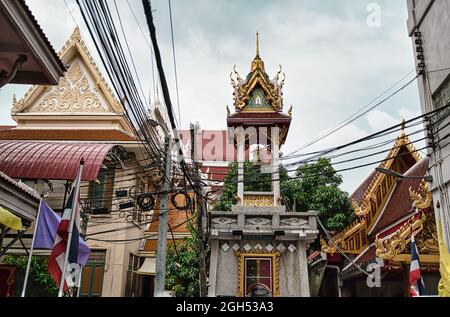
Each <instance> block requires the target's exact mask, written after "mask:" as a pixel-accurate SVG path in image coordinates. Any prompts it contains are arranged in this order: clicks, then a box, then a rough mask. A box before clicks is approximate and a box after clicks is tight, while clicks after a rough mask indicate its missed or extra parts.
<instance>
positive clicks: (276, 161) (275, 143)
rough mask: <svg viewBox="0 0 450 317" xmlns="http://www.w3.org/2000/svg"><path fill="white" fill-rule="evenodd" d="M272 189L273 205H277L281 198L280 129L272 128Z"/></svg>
mask: <svg viewBox="0 0 450 317" xmlns="http://www.w3.org/2000/svg"><path fill="white" fill-rule="evenodd" d="M271 135H272V138H271V141H272V188H273V205H274V206H278V205H279V199H280V196H281V191H280V181H279V179H280V129H279V128H278V127H272V131H271Z"/></svg>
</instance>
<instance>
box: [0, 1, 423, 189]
mask: <svg viewBox="0 0 450 317" xmlns="http://www.w3.org/2000/svg"><path fill="white" fill-rule="evenodd" d="M116 1H117V4H118V6H119V8H120V12H121V17H122V19H123V20H124V22H125V24H124V27H125V31H126V32H127V33H128V35H129V36H127V38H128V40H129V42H130V44H131V47H132V50H133V57H134V58H135V60H136V63H137V64H138V69H139V77H140V79H141V81H142V84H143V86H144V89H145V90H146V91H150V89H151V87H152V76H151V62H150V60H151V59H150V51H149V48H148V47H147V46H146V44H145V41H144V37H143V35H142V34H141V33H140V31H139V28H138V25H137V23H136V21H135V19H134V18H133V15H132V13H131V10H130V8H129V5H131V7H132V8H133V10H134V12H135V13H136V15H137V19H138V21H139V23H140V25H141V26H142V27H143V29H144V31H145V32H146V33H145V34H146V36H148V35H147V27H146V21H145V18H144V15H143V13H142V11H143V10H142V4H141V1H140V0H139V1H138V0H128V2H129V3H127V0H116ZM27 3H28V5H29V6H30V8H31V10H32V12H33V13H34V14H35V16H36V18H37V20H38V21H39V23H40V24H41V26H42V28H43V30H44V32H45V33H46V34H47V36H48V38H49V39H50V41H51V43H52V44H53V46H54V47H55V49H56V50H59V49H60V48H61V47H62V46H63V44H64V42H65V41H66V39H67V38H68V37H69V36H70V34H71V32H72V30H73V28H74V26H75V22H74V20H73V18H72V16H71V15H70V14H69V10H71V11H72V14H73V17H74V18H75V20H76V23H77V24H79V25H80V27H81V30H82V33H83V37H84V38H85V39H86V40H87V42H88V44H90V40H89V34H88V32H87V31H86V28H85V26H84V23H83V21H82V18H81V15H80V14H79V12H78V8H77V5H76V2H75V1H74V0H66V3H67V6H66V5H65V2H64V0H27ZM152 6H153V9H154V10H156V11H155V12H154V16H155V20H156V28H157V36H158V42H159V44H160V49H161V52H162V57H163V62H164V65H165V71H166V76H167V78H168V81H169V84H170V86H171V93H172V100H173V102H174V103H175V89H174V72H173V69H174V67H173V62H172V49H171V41H170V39H171V35H170V24H169V10H168V1H167V0H153V1H152ZM378 8H380V16H379V17H380V20H377V19H375V20H373V19H372V18H373V17H375V18H376V17H377V16H376V15H373V13H376V12H377V11H376V10H377V9H378ZM372 10H375V11H372ZM172 13H173V21H174V38H175V44H176V55H177V67H178V77H179V95H180V107H181V121H182V125H183V126H184V127H187V126H188V124H189V122H195V121H198V122H199V123H200V125H201V127H202V128H203V129H224V128H226V106H227V105H230V108H232V107H231V106H232V102H233V100H232V87H231V85H230V79H229V75H230V72H231V71H232V69H233V65H234V64H236V65H237V70H238V71H239V72H240V74H241V76H244V75H246V74H247V73H248V72H249V70H250V63H251V60H252V59H253V57H254V56H255V32H256V30H259V33H260V55H261V57H262V59H263V60H264V61H265V65H266V71H267V72H268V74H269V75H270V76H271V77H273V76H274V75H275V73H276V71H277V70H278V67H279V66H278V65H279V64H281V65H282V66H283V69H284V72H285V73H286V82H285V88H284V104H285V110H286V111H287V108H288V107H289V106H290V105H292V106H293V118H294V119H293V122H292V125H291V129H290V134H289V136H288V139H287V143H286V145H285V147H284V148H283V149H282V151H283V153H285V154H287V153H290V152H292V151H293V150H295V149H297V148H298V147H300V146H301V145H303V144H305V143H307V142H308V141H310V140H312V139H314V138H315V137H316V136H317V135H319V134H320V133H321V132H323V131H325V130H327V129H329V128H332V127H334V126H335V125H336V124H337V123H338V122H340V121H342V120H344V119H346V118H347V117H349V116H350V115H352V114H353V113H355V112H356V111H358V110H359V109H360V108H361V107H363V106H365V105H366V104H367V103H368V102H370V101H371V100H373V99H374V98H375V97H377V96H379V95H380V94H381V93H383V92H385V91H386V90H387V89H388V88H389V87H391V86H392V84H394V83H396V82H397V81H398V80H400V79H401V78H402V77H404V76H405V75H407V74H408V73H410V72H411V71H412V70H413V69H414V60H413V50H412V46H411V42H410V38H409V37H408V34H407V31H406V19H407V12H406V1H404V0H396V1H392V0H372V1H368V0H339V1H336V0H314V1H313V0H277V1H274V0H272V1H269V0H246V1H243V0H214V1H211V0H190V1H185V0H172ZM378 22H379V23H378ZM89 46H90V47H91V50H92V51H94V48H93V46H92V45H89ZM94 55H95V53H94ZM412 77H414V72H412V73H411V74H410V75H409V77H407V78H412ZM406 81H407V79H405V80H404V81H403V82H402V83H406ZM400 86H401V84H400V85H399V86H397V88H399V87H400ZM26 88H27V87H24V86H15V85H9V86H7V87H6V88H3V89H2V90H1V91H0V104H1V105H2V109H4V110H2V111H1V113H0V125H1V124H14V122H13V121H12V120H11V119H10V115H9V111H8V110H7V109H9V108H10V107H11V100H12V94H13V93H16V94H17V95H18V97H20V96H22V95H23V93H24V92H25V91H26ZM150 94H153V93H150ZM419 113H420V107H419V99H418V93H417V85H416V84H415V83H413V84H412V85H410V86H409V87H407V88H406V89H404V90H403V91H402V92H401V93H399V94H398V95H396V96H395V97H393V98H391V99H389V101H388V102H386V103H384V104H383V105H382V106H380V107H378V108H377V109H376V110H374V111H372V112H370V113H369V114H367V115H366V116H364V117H362V118H361V119H359V120H357V121H355V122H354V123H352V124H350V125H348V126H346V127H345V128H344V129H342V130H341V131H339V132H338V133H335V134H333V135H331V136H330V137H328V138H326V139H324V140H323V141H321V142H320V143H317V144H315V145H314V146H312V147H310V148H308V149H305V150H304V151H310V150H317V149H322V148H326V147H330V146H334V145H338V144H342V143H345V142H348V141H351V140H354V139H357V138H360V137H363V136H365V135H368V134H371V133H373V132H376V131H378V130H381V129H383V128H386V127H388V126H390V125H394V124H397V123H399V122H400V118H401V117H402V116H403V117H405V119H408V118H412V117H413V116H416V115H418V114H419ZM392 137H395V135H394V136H391V138H392ZM417 138H418V137H415V138H413V139H417ZM417 147H420V145H418V146H417ZM377 158H379V157H373V158H370V159H369V160H366V161H358V162H357V164H356V163H353V165H359V164H361V163H364V162H371V161H374V160H376V159H377ZM342 167H343V166H339V167H337V168H342ZM373 167H374V166H372V167H369V168H364V169H358V170H354V171H351V172H345V173H343V176H344V185H343V188H344V189H345V190H347V191H349V192H351V191H353V190H354V189H355V187H356V186H357V185H358V184H359V183H360V182H361V181H362V179H363V178H364V176H365V175H367V174H368V173H369V171H370V169H373Z"/></svg>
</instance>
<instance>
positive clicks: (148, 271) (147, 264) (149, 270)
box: [134, 258, 156, 275]
mask: <svg viewBox="0 0 450 317" xmlns="http://www.w3.org/2000/svg"><path fill="white" fill-rule="evenodd" d="M155 272H156V258H145V260H144V263H142V266H141V268H140V269H139V270H137V271H135V272H134V273H136V274H141V275H155Z"/></svg>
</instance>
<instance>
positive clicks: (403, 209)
mask: <svg viewBox="0 0 450 317" xmlns="http://www.w3.org/2000/svg"><path fill="white" fill-rule="evenodd" d="M378 167H379V168H381V169H384V170H392V171H395V172H397V173H399V174H403V175H404V176H405V177H408V176H409V177H413V178H417V179H407V178H405V179H399V178H397V177H395V176H393V175H387V174H384V173H381V172H378V171H376V170H374V171H373V172H372V173H371V174H370V175H369V176H368V177H367V178H366V179H365V180H364V181H363V182H362V183H361V185H360V186H359V187H358V188H357V189H356V190H355V192H354V193H353V194H352V195H351V196H350V201H351V204H352V206H353V208H354V211H355V216H356V219H355V221H354V222H353V223H352V224H351V225H349V226H348V227H347V228H345V229H344V230H342V231H341V232H339V233H337V234H335V235H334V236H333V240H334V242H333V241H329V240H327V239H325V238H323V239H322V241H321V244H322V253H321V254H320V253H319V252H316V253H315V254H312V255H311V256H310V258H309V259H308V260H309V263H310V271H311V275H312V277H313V279H315V284H316V285H315V286H314V287H313V288H314V295H315V296H351V297H355V296H387V297H390V296H394V297H398V296H406V297H407V296H409V265H410V262H411V249H410V243H411V234H414V238H415V241H416V244H417V247H418V250H419V254H420V262H421V270H422V276H423V279H424V282H425V286H426V288H427V291H428V293H429V295H433V294H434V295H436V294H437V288H438V283H439V278H440V275H439V246H438V240H437V232H436V222H435V217H434V212H433V203H432V197H431V195H430V192H429V184H428V182H427V181H426V179H427V176H426V173H427V167H428V158H426V157H425V158H421V156H420V155H419V153H418V152H417V151H416V149H415V148H414V147H413V146H412V144H411V141H410V140H409V138H408V136H407V135H406V133H405V131H404V129H402V132H401V134H400V136H399V137H398V138H397V140H396V141H395V143H394V145H393V146H392V148H391V150H390V152H389V153H388V155H387V157H386V158H385V159H384V160H383V162H382V163H381V164H380V165H379V166H378ZM379 170H380V169H379ZM380 171H382V170H380ZM420 177H423V179H422V180H421V179H420ZM341 252H342V253H344V254H345V255H347V256H348V258H349V259H350V260H351V261H352V262H353V263H352V262H350V261H349V260H348V259H346V258H345V257H344V256H343V255H342V254H341ZM357 266H359V268H360V269H358V267H357ZM364 271H365V272H367V273H368V274H372V277H368V276H367V274H365V273H364ZM377 278H379V281H377V280H376V279H377ZM320 285H321V286H322V287H320ZM325 285H327V286H328V287H326V288H325V287H324V286H325ZM330 285H334V287H330Z"/></svg>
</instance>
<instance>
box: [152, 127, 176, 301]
mask: <svg viewBox="0 0 450 317" xmlns="http://www.w3.org/2000/svg"><path fill="white" fill-rule="evenodd" d="M171 145H172V137H171V136H170V134H166V137H165V148H166V161H165V167H164V169H165V171H164V178H163V185H162V194H161V198H160V202H161V203H160V208H159V215H158V222H159V225H158V247H157V250H156V268H155V271H156V272H155V288H154V296H155V297H163V296H164V290H165V288H166V253H167V226H168V213H169V182H170V166H171V163H172V156H171V148H172V146H171Z"/></svg>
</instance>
